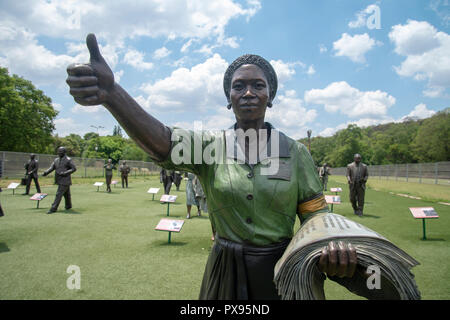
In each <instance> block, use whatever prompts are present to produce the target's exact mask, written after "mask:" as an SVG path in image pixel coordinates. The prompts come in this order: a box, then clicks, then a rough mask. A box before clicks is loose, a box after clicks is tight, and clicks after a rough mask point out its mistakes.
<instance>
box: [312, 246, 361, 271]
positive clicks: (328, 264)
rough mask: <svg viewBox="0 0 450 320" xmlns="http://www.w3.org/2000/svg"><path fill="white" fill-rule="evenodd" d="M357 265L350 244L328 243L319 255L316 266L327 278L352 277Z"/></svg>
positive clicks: (354, 251)
mask: <svg viewBox="0 0 450 320" xmlns="http://www.w3.org/2000/svg"><path fill="white" fill-rule="evenodd" d="M356 265H357V257H356V249H355V247H353V245H352V244H351V243H345V242H343V241H338V242H334V241H330V242H329V243H328V246H326V247H324V248H323V250H322V254H321V255H320V258H319V262H318V266H319V270H320V271H321V272H324V273H326V274H327V275H329V276H338V277H340V278H343V277H350V278H351V277H353V274H354V273H355V270H356Z"/></svg>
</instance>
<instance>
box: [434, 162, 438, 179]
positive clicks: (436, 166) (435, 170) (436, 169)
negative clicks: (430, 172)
mask: <svg viewBox="0 0 450 320" xmlns="http://www.w3.org/2000/svg"><path fill="white" fill-rule="evenodd" d="M437 183H438V162H436V163H435V164H434V184H437Z"/></svg>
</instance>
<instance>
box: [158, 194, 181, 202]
mask: <svg viewBox="0 0 450 320" xmlns="http://www.w3.org/2000/svg"><path fill="white" fill-rule="evenodd" d="M175 200H177V196H175V195H171V194H163V195H162V196H161V199H159V201H161V202H171V203H173V202H175Z"/></svg>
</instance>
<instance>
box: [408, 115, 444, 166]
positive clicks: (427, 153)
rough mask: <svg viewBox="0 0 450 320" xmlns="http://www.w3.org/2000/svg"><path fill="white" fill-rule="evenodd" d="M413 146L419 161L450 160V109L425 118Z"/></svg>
mask: <svg viewBox="0 0 450 320" xmlns="http://www.w3.org/2000/svg"><path fill="white" fill-rule="evenodd" d="M412 148H413V150H414V156H415V157H416V159H417V160H418V161H419V162H435V161H449V160H450V112H449V109H448V108H447V110H444V111H443V112H439V113H438V114H436V115H434V116H433V117H431V118H428V119H425V120H424V122H423V124H422V125H421V126H420V128H419V130H418V132H417V136H416V137H415V139H414V141H413V144H412Z"/></svg>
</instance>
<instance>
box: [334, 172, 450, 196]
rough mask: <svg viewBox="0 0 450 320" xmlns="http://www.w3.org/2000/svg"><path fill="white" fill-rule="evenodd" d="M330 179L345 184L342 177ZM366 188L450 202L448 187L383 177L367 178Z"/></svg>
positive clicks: (449, 187) (449, 189) (344, 178)
mask: <svg viewBox="0 0 450 320" xmlns="http://www.w3.org/2000/svg"><path fill="white" fill-rule="evenodd" d="M330 179H331V180H332V181H336V182H340V183H345V184H347V178H346V177H344V176H332V177H330ZM367 186H368V187H369V188H371V189H373V190H377V191H385V192H394V193H401V194H407V195H410V196H417V197H420V198H422V200H429V201H433V202H438V201H443V202H450V186H448V185H442V184H434V183H419V182H406V181H395V180H393V179H392V178H391V180H387V179H386V178H385V177H382V178H381V179H380V178H379V177H369V180H368V181H367Z"/></svg>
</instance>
